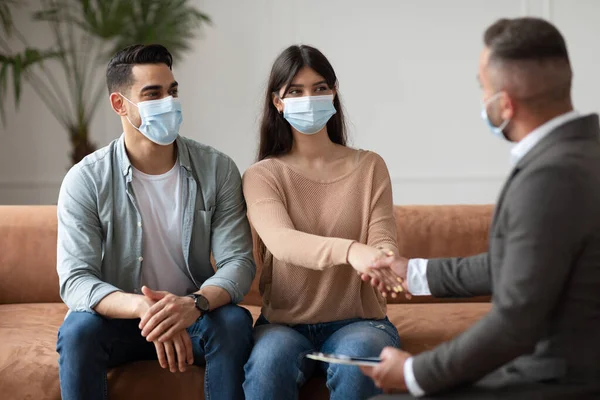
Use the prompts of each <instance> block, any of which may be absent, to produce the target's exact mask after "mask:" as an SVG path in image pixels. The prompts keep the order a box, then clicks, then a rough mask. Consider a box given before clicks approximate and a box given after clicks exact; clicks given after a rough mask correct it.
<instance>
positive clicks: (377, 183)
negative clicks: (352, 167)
mask: <svg viewBox="0 0 600 400" xmlns="http://www.w3.org/2000/svg"><path fill="white" fill-rule="evenodd" d="M375 157H376V160H375V163H374V167H373V182H372V188H373V189H372V195H371V209H370V218H369V231H368V238H367V244H368V245H369V246H373V247H383V248H386V249H389V250H392V251H393V252H394V253H395V254H398V242H397V229H396V219H395V218H394V201H393V198H392V182H391V180H390V174H389V172H388V169H387V166H386V164H385V161H383V158H381V157H380V156H379V155H376V154H375Z"/></svg>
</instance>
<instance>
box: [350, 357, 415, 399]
mask: <svg viewBox="0 0 600 400" xmlns="http://www.w3.org/2000/svg"><path fill="white" fill-rule="evenodd" d="M379 357H380V358H381V362H380V363H379V364H377V366H375V367H364V366H361V367H360V370H361V371H362V373H363V374H365V375H366V376H368V377H370V378H371V379H373V382H374V383H375V386H377V387H378V388H380V389H383V391H384V392H385V393H394V392H407V391H408V389H407V387H406V382H405V381H404V363H405V362H406V360H408V359H409V358H410V357H411V354H410V353H407V352H405V351H402V350H398V349H396V348H394V347H386V348H385V349H383V351H382V352H381V355H380V356H379Z"/></svg>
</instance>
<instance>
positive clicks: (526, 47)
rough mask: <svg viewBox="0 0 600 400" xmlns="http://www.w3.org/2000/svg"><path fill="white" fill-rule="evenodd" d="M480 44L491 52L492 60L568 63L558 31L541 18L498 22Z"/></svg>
mask: <svg viewBox="0 0 600 400" xmlns="http://www.w3.org/2000/svg"><path fill="white" fill-rule="evenodd" d="M483 41H484V43H485V45H486V47H488V48H489V49H490V50H491V56H490V59H491V60H493V59H497V60H500V61H518V60H542V59H563V60H569V54H568V52H567V44H566V43H565V39H564V38H563V36H562V35H561V33H560V32H559V30H558V29H557V28H556V27H555V26H554V25H552V24H551V23H550V22H548V21H545V20H543V19H540V18H531V17H525V18H514V19H506V18H503V19H500V20H498V21H496V22H495V23H494V24H493V25H491V26H490V27H489V28H488V29H487V30H486V31H485V34H484V39H483Z"/></svg>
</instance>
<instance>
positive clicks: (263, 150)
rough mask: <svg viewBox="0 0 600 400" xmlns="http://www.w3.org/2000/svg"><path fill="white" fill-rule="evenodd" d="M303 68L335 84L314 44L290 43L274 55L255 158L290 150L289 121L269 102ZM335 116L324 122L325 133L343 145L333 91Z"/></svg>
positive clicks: (340, 115)
mask: <svg viewBox="0 0 600 400" xmlns="http://www.w3.org/2000/svg"><path fill="white" fill-rule="evenodd" d="M303 67H309V68H312V69H313V70H314V71H315V72H316V73H318V74H319V75H321V76H322V77H323V78H325V81H326V82H327V85H328V86H329V87H330V88H331V89H333V88H335V87H336V85H337V77H336V75H335V71H334V70H333V67H332V66H331V64H330V63H329V61H328V60H327V58H326V57H325V56H324V55H323V53H321V52H320V51H319V50H317V49H315V48H314V47H310V46H305V45H296V46H290V47H288V48H287V49H285V50H284V51H283V53H281V54H280V55H279V57H277V59H276V60H275V62H274V63H273V68H272V69H271V75H270V77H269V83H268V85H267V90H266V94H265V105H264V111H263V116H262V121H261V124H260V145H259V150H258V160H259V161H260V160H264V159H265V158H268V157H275V156H279V155H284V154H287V153H288V152H289V151H290V150H291V149H292V144H293V140H294V139H293V136H292V129H291V127H290V124H289V123H288V122H287V121H286V120H285V119H284V118H283V115H281V114H280V113H279V112H278V111H277V109H276V108H275V106H274V105H273V97H272V96H273V93H277V94H278V93H279V91H280V90H281V88H285V89H286V90H287V87H288V86H289V85H290V84H291V83H292V80H293V79H294V77H295V76H296V74H297V73H298V71H300V69H302V68H303ZM333 105H334V106H335V109H336V113H335V115H334V116H333V117H332V118H331V119H330V120H329V121H328V122H327V134H328V135H329V138H330V139H331V141H332V142H334V143H337V144H341V145H343V146H345V145H346V124H345V122H344V113H343V111H342V105H341V102H340V95H339V93H336V96H335V98H334V100H333Z"/></svg>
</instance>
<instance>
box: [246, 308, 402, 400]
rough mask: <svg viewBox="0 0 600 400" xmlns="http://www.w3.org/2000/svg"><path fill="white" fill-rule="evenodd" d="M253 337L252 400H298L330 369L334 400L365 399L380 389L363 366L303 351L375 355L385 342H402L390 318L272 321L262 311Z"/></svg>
mask: <svg viewBox="0 0 600 400" xmlns="http://www.w3.org/2000/svg"><path fill="white" fill-rule="evenodd" d="M254 341H255V344H254V349H253V350H252V353H251V354H250V359H249V361H248V364H246V367H245V371H246V380H245V381H244V393H245V394H246V399H247V400H255V399H260V400H269V399H274V400H287V399H290V400H295V399H297V398H298V391H299V388H300V386H302V385H303V384H304V382H306V381H307V380H308V379H309V378H310V377H311V376H312V375H313V374H314V373H315V372H317V373H318V372H322V373H325V375H326V378H327V388H328V389H329V393H330V399H331V400H342V399H343V400H351V399H366V398H368V397H370V396H374V395H377V394H380V393H381V391H380V390H378V389H377V388H376V387H375V385H374V384H373V381H372V380H371V379H370V378H368V377H366V376H364V375H363V374H362V373H361V372H360V369H359V368H358V367H355V366H350V365H340V364H329V363H323V362H317V361H314V360H310V359H308V358H305V357H304V356H305V355H306V354H308V353H311V352H313V351H320V352H322V353H335V354H344V355H348V356H363V357H376V356H379V354H380V353H381V350H383V348H384V347H386V346H394V347H399V345H400V339H399V338H398V331H397V330H396V327H394V325H392V324H391V323H390V321H389V320H388V319H387V318H385V319H382V320H364V319H350V320H344V321H336V322H328V323H320V324H314V325H293V326H287V325H279V324H269V322H268V321H267V320H266V319H265V318H264V317H262V316H261V317H260V318H259V319H258V321H257V323H256V327H255V330H254Z"/></svg>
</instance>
